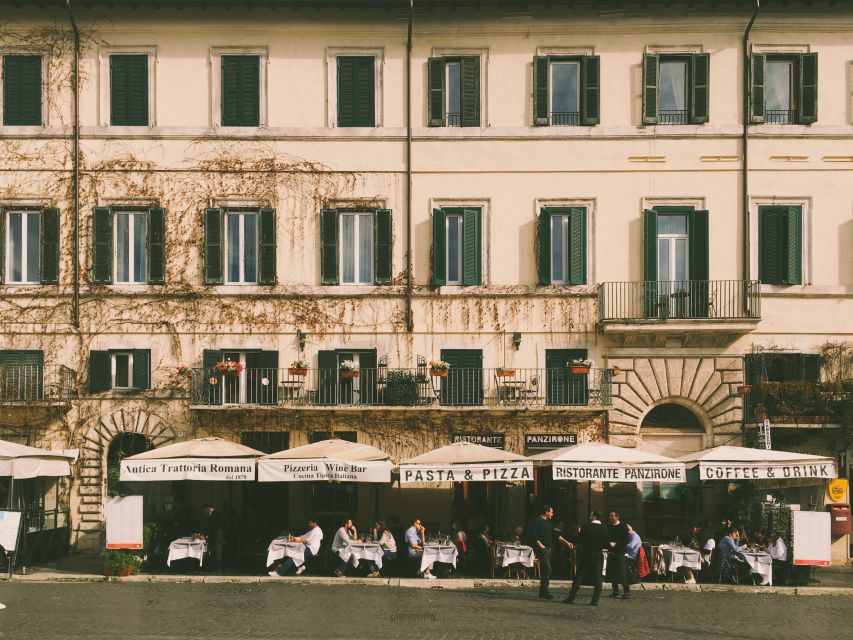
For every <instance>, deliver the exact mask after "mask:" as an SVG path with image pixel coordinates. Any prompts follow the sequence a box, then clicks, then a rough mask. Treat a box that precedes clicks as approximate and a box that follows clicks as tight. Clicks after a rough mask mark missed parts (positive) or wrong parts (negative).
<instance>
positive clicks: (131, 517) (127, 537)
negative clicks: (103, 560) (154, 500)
mask: <svg viewBox="0 0 853 640" xmlns="http://www.w3.org/2000/svg"><path fill="white" fill-rule="evenodd" d="M141 548H142V496H125V497H124V498H110V499H109V500H108V501H107V549H141Z"/></svg>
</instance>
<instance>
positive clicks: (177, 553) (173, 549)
mask: <svg viewBox="0 0 853 640" xmlns="http://www.w3.org/2000/svg"><path fill="white" fill-rule="evenodd" d="M205 553H207V541H206V540H196V539H194V538H193V537H192V536H186V537H184V538H178V539H177V540H172V542H171V544H169V555H168V556H167V557H166V566H167V567H171V566H172V560H183V559H184V558H195V559H196V560H198V566H202V565H203V564H204V554H205Z"/></svg>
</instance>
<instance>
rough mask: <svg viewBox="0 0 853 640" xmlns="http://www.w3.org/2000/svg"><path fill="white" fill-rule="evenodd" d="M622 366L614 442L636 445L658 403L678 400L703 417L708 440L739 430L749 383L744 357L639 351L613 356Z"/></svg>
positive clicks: (616, 384) (612, 422)
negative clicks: (741, 389)
mask: <svg viewBox="0 0 853 640" xmlns="http://www.w3.org/2000/svg"><path fill="white" fill-rule="evenodd" d="M607 366H608V367H618V368H619V369H620V372H619V375H617V376H614V378H613V390H612V393H613V408H612V409H611V411H610V414H609V436H610V441H611V442H612V443H613V444H620V445H622V446H636V445H637V442H638V440H639V436H640V425H641V424H642V422H643V419H644V418H645V416H646V415H647V414H648V413H649V411H651V410H652V409H653V408H654V407H655V406H659V405H661V404H663V403H667V402H672V403H676V404H680V405H682V406H685V407H687V408H689V409H690V410H691V411H693V412H694V413H695V414H696V415H697V416H698V417H699V419H700V420H701V421H702V423H703V425H704V427H705V431H706V438H705V446H713V445H714V444H715V438H716V437H717V436H719V435H723V434H739V433H740V430H741V423H742V419H743V402H742V398H741V397H740V396H738V395H737V392H736V389H737V387H738V386H739V385H741V384H743V361H742V359H741V358H739V357H716V356H695V357H684V356H659V357H652V356H635V357H620V358H614V359H608V362H607Z"/></svg>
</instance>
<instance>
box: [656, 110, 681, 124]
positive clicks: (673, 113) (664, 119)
mask: <svg viewBox="0 0 853 640" xmlns="http://www.w3.org/2000/svg"><path fill="white" fill-rule="evenodd" d="M658 124H687V111H686V110H684V109H662V110H660V111H658Z"/></svg>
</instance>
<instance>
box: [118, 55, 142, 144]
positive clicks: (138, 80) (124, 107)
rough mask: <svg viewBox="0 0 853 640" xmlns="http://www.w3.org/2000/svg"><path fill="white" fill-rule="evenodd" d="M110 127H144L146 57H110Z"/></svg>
mask: <svg viewBox="0 0 853 640" xmlns="http://www.w3.org/2000/svg"><path fill="white" fill-rule="evenodd" d="M109 86H110V124H111V125H113V126H128V127H147V126H148V124H149V117H148V56H147V55H144V54H133V55H130V54H116V55H111V56H110V85H109Z"/></svg>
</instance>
